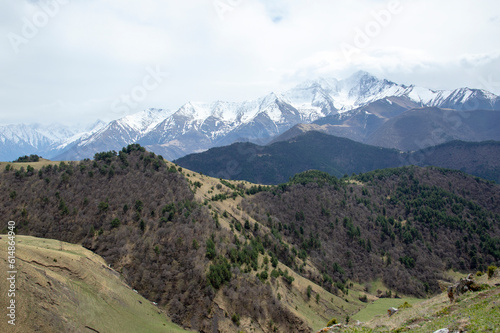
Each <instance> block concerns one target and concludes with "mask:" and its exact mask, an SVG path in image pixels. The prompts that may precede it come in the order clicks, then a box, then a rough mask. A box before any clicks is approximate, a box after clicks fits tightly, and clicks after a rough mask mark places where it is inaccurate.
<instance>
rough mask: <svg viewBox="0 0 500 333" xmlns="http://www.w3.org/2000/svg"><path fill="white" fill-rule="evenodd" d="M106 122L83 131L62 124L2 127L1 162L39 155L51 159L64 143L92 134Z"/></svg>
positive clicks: (0, 127) (0, 128)
mask: <svg viewBox="0 0 500 333" xmlns="http://www.w3.org/2000/svg"><path fill="white" fill-rule="evenodd" d="M103 124H104V122H102V121H101V120H98V121H96V122H95V123H93V124H91V125H90V126H86V127H84V128H83V129H81V128H80V127H79V126H71V127H68V126H64V125H61V124H50V125H40V124H31V125H26V124H16V125H4V126H2V125H0V160H1V161H11V160H14V159H16V158H18V157H19V156H22V155H29V154H38V155H41V156H43V157H50V155H51V153H50V152H51V151H52V150H54V149H55V147H56V146H57V145H60V144H61V143H62V142H64V141H69V142H71V141H73V140H74V139H75V138H77V137H79V136H80V134H81V133H86V132H91V131H93V130H94V129H96V128H98V127H100V126H102V125H103Z"/></svg>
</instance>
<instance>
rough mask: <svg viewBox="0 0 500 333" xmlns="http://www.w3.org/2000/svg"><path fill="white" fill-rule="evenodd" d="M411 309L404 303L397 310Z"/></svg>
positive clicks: (409, 305) (408, 304)
mask: <svg viewBox="0 0 500 333" xmlns="http://www.w3.org/2000/svg"><path fill="white" fill-rule="evenodd" d="M411 307H412V305H411V304H410V303H408V302H404V303H403V304H401V305H400V306H399V307H398V309H409V308H411Z"/></svg>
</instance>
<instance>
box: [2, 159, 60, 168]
mask: <svg viewBox="0 0 500 333" xmlns="http://www.w3.org/2000/svg"><path fill="white" fill-rule="evenodd" d="M59 163H61V162H59V161H50V160H46V159H44V158H41V159H40V161H38V162H22V163H13V162H0V171H3V170H5V167H6V166H7V164H10V166H11V168H14V169H15V170H19V169H20V168H21V167H24V169H26V168H27V167H28V165H30V166H32V167H33V168H35V170H40V169H41V168H42V167H44V166H47V165H50V164H52V165H59Z"/></svg>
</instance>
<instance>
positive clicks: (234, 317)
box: [231, 313, 240, 326]
mask: <svg viewBox="0 0 500 333" xmlns="http://www.w3.org/2000/svg"><path fill="white" fill-rule="evenodd" d="M231 320H232V321H233V323H235V324H236V326H240V315H239V314H237V313H235V314H233V315H232V317H231Z"/></svg>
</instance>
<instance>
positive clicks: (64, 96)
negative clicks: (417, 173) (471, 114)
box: [0, 0, 500, 125]
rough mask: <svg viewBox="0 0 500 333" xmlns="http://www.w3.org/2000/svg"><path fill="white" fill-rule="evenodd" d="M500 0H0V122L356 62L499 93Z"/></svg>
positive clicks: (424, 81) (250, 85)
mask: <svg viewBox="0 0 500 333" xmlns="http://www.w3.org/2000/svg"><path fill="white" fill-rule="evenodd" d="M499 36H500V2H499V1H498V0H477V1H471V0H440V1H435V0H389V1H387V0H308V1H304V0H183V1H179V0H176V1H174V0H141V1H132V0H2V1H1V2H0V124H16V123H35V122H39V123H44V124H48V123H52V122H59V123H63V124H66V125H75V124H80V125H81V124H86V123H91V122H93V121H95V120H96V119H102V120H106V121H109V120H112V119H117V118H120V117H122V116H124V115H127V114H132V113H135V112H138V111H141V110H143V109H146V108H151V107H153V108H163V109H171V110H176V109H178V108H179V107H180V106H182V105H183V104H184V103H186V102H188V101H205V102H211V101H216V100H227V101H243V100H249V99H255V98H258V97H261V96H264V95H266V94H268V93H270V92H280V91H286V90H287V89H290V88H292V87H293V86H295V85H297V84H299V83H301V82H303V81H305V80H310V79H315V78H318V77H335V78H339V79H341V78H345V77H347V76H349V75H351V74H352V73H354V72H356V71H358V70H364V71H367V72H369V73H371V74H373V75H375V76H377V77H379V78H387V79H389V80H392V81H394V82H397V83H402V84H415V85H419V86H423V87H428V88H431V89H456V88H460V87H470V88H479V89H485V90H489V91H491V92H493V93H495V94H497V95H500V38H499Z"/></svg>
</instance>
